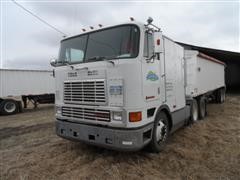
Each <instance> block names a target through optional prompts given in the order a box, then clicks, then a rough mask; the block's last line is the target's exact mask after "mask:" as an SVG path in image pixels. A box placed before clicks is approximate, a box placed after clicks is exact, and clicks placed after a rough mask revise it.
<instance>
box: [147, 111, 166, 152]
mask: <svg viewBox="0 0 240 180" xmlns="http://www.w3.org/2000/svg"><path fill="white" fill-rule="evenodd" d="M168 136H169V122H168V117H167V115H166V114H165V113H164V112H160V113H159V114H158V115H157V118H156V120H155V121H154V127H153V134H152V141H151V142H150V147H151V150H152V151H153V152H160V151H161V150H162V149H163V148H164V146H165V144H166V141H167V139H168Z"/></svg>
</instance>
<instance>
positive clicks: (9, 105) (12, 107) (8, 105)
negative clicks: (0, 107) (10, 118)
mask: <svg viewBox="0 0 240 180" xmlns="http://www.w3.org/2000/svg"><path fill="white" fill-rule="evenodd" d="M15 109H16V105H15V104H14V103H13V102H7V103H5V105H4V110H5V111H6V112H8V113H12V112H14V111H15Z"/></svg>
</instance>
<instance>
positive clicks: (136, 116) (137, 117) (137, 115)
mask: <svg viewBox="0 0 240 180" xmlns="http://www.w3.org/2000/svg"><path fill="white" fill-rule="evenodd" d="M141 120H142V112H141V111H139V112H130V113H129V121H130V122H138V121H141Z"/></svg>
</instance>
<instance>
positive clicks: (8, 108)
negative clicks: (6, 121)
mask: <svg viewBox="0 0 240 180" xmlns="http://www.w3.org/2000/svg"><path fill="white" fill-rule="evenodd" d="M17 112H18V102H17V101H15V100H13V99H4V100H3V101H2V102H1V104H0V113H1V114H3V115H11V114H16V113H17Z"/></svg>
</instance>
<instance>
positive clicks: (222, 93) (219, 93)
mask: <svg viewBox="0 0 240 180" xmlns="http://www.w3.org/2000/svg"><path fill="white" fill-rule="evenodd" d="M216 94H217V95H216V96H217V97H216V102H217V103H219V104H222V103H224V101H225V89H224V88H221V89H218V90H217V93H216Z"/></svg>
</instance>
